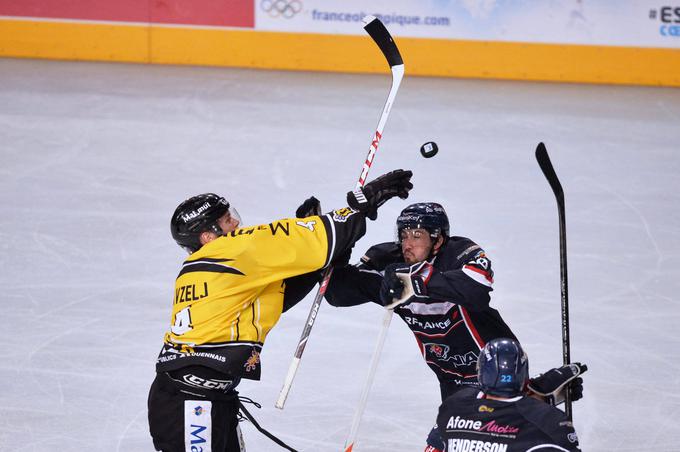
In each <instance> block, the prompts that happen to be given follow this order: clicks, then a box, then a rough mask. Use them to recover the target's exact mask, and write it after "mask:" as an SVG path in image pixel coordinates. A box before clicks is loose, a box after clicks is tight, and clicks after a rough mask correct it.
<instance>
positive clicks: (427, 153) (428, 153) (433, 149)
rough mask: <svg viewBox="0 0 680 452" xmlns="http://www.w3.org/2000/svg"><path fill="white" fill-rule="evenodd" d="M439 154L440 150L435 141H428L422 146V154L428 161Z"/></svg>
mask: <svg viewBox="0 0 680 452" xmlns="http://www.w3.org/2000/svg"><path fill="white" fill-rule="evenodd" d="M437 152H439V148H438V147H437V143H435V142H434V141H428V142H427V143H425V144H424V145H422V146H420V153H421V154H422V156H423V157H425V158H426V159H429V158H431V157H434V156H435V155H437Z"/></svg>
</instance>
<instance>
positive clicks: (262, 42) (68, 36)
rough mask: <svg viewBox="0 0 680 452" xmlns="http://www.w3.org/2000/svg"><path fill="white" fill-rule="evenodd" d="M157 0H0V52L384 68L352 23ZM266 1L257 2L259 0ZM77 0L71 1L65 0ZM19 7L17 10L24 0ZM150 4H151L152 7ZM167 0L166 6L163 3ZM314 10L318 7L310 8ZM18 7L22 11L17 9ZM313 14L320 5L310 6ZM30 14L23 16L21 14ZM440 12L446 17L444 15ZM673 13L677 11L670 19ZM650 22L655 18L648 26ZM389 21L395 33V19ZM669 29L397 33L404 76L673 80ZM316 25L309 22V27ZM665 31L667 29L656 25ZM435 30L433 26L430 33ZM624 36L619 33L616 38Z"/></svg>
mask: <svg viewBox="0 0 680 452" xmlns="http://www.w3.org/2000/svg"><path fill="white" fill-rule="evenodd" d="M166 3H167V4H171V5H172V4H174V6H175V8H174V9H172V10H171V11H170V12H168V10H167V8H166V9H163V8H160V9H159V7H158V5H164V3H163V2H154V3H149V4H142V5H143V6H144V5H145V6H144V7H146V8H151V9H148V10H145V9H144V8H143V7H142V6H138V5H139V4H135V2H131V1H130V0H126V1H122V2H118V3H114V4H112V5H116V6H111V7H110V8H109V9H105V10H102V8H101V7H98V8H95V7H96V6H97V5H99V6H101V5H103V4H105V3H103V2H101V1H100V0H99V1H95V2H89V3H87V2H86V4H88V5H94V6H91V7H90V8H91V9H88V8H74V9H73V11H64V8H65V6H63V5H60V2H56V1H47V0H45V1H42V2H41V1H38V0H32V1H28V2H25V3H21V2H20V3H14V2H11V1H9V0H0V36H1V38H0V56H6V57H26V58H51V59H62V60H95V61H119V62H135V63H156V64H187V65H211V66H230V67H246V68H267V69H284V70H306V71H307V70H308V71H333V72H358V73H373V72H381V73H382V72H384V71H385V67H384V61H383V59H382V58H379V57H377V55H378V53H377V52H378V50H377V49H376V48H375V46H374V45H373V43H372V42H371V40H369V39H366V37H365V36H363V35H362V34H361V33H362V30H361V24H360V23H353V24H342V26H344V27H349V26H351V27H352V28H351V29H352V30H355V29H356V30H358V33H357V34H347V32H346V31H345V28H342V27H340V26H338V27H339V28H337V29H338V30H339V31H338V32H337V33H335V34H331V33H319V32H299V31H291V30H298V29H299V27H298V28H293V29H291V30H286V31H275V30H271V29H267V26H266V21H261V22H263V23H264V24H265V25H264V26H260V25H259V22H257V21H256V11H255V10H254V6H253V3H252V2H249V1H243V0H239V1H235V2H232V4H233V5H236V7H234V8H232V9H231V10H230V11H229V14H227V15H223V14H219V3H220V2H218V1H217V0H201V1H200V2H198V4H200V6H201V8H193V9H182V8H181V7H180V6H182V5H186V4H187V3H186V2H184V3H182V2H181V1H180V0H168V1H167V2H166ZM260 3H262V4H264V3H265V2H260ZM73 4H74V5H75V4H79V2H73ZM21 5H24V6H23V8H24V9H21V8H22V6H21ZM152 5H156V9H153V6H152ZM166 6H167V5H166ZM313 13H314V14H317V13H316V10H314V11H313ZM22 14H25V15H22ZM318 14H320V13H318ZM29 15H30V17H29ZM446 20H449V19H448V18H447V19H446ZM678 21H680V17H679V18H678ZM655 27H656V25H655ZM390 28H391V29H395V30H396V31H397V32H403V31H402V28H401V27H399V25H398V24H396V23H395V24H392V26H391V27H390ZM676 28H677V32H678V36H677V37H668V39H669V40H667V41H663V42H670V43H672V46H670V47H653V46H650V45H649V44H648V43H647V44H646V45H645V46H639V47H638V46H628V45H583V44H573V43H569V44H555V43H541V42H512V41H491V40H480V39H443V38H432V37H421V36H418V37H410V36H398V37H396V40H397V42H398V45H399V48H400V49H401V52H402V54H403V56H404V60H405V61H406V62H407V71H408V74H409V75H421V76H441V77H464V78H493V79H514V80H531V81H560V82H583V83H608V84H637V85H665V86H680V49H679V48H678V47H674V46H675V45H676V43H677V44H678V45H680V26H675V25H673V22H672V20H671V25H669V26H667V27H666V28H663V26H662V28H660V30H661V32H660V33H664V32H665V33H671V32H674V31H673V30H676ZM309 29H310V30H314V31H316V30H317V28H314V27H310V28H309ZM664 30H665V31H664ZM432 35H434V36H437V35H436V33H435V34H432ZM624 42H625V41H624Z"/></svg>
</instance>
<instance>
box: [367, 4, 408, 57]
mask: <svg viewBox="0 0 680 452" xmlns="http://www.w3.org/2000/svg"><path fill="white" fill-rule="evenodd" d="M363 21H364V24H365V25H364V30H366V33H368V34H369V35H370V36H371V38H373V40H374V41H375V43H376V44H377V45H378V47H380V50H382V53H383V55H385V58H386V59H387V63H388V64H389V65H390V67H392V66H398V65H400V64H404V60H402V59H401V54H400V53H399V49H398V48H397V45H396V44H395V43H394V39H392V36H391V35H390V32H389V31H387V28H385V25H384V24H383V23H382V22H381V21H380V19H378V18H377V17H375V16H365V17H364V19H363Z"/></svg>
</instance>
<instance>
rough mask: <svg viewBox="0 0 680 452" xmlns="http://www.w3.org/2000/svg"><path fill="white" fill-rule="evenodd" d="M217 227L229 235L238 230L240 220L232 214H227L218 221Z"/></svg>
mask: <svg viewBox="0 0 680 452" xmlns="http://www.w3.org/2000/svg"><path fill="white" fill-rule="evenodd" d="M217 225H218V226H219V227H220V229H222V232H224V235H227V234H229V233H230V232H231V231H233V230H235V229H236V228H238V225H239V220H238V219H237V218H236V217H234V216H232V215H231V212H227V213H225V214H224V215H222V216H221V217H220V218H219V219H218V220H217Z"/></svg>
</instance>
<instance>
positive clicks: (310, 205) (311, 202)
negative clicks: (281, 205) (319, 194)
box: [295, 196, 321, 218]
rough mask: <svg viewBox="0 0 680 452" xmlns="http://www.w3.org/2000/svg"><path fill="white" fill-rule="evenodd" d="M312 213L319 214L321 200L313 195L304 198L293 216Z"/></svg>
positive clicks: (303, 215)
mask: <svg viewBox="0 0 680 452" xmlns="http://www.w3.org/2000/svg"><path fill="white" fill-rule="evenodd" d="M314 215H316V216H319V215H321V201H319V200H318V199H316V198H315V197H314V196H312V197H311V198H307V199H305V201H304V202H303V203H302V204H300V207H298V208H297V210H296V211H295V218H307V217H311V216H314Z"/></svg>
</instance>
